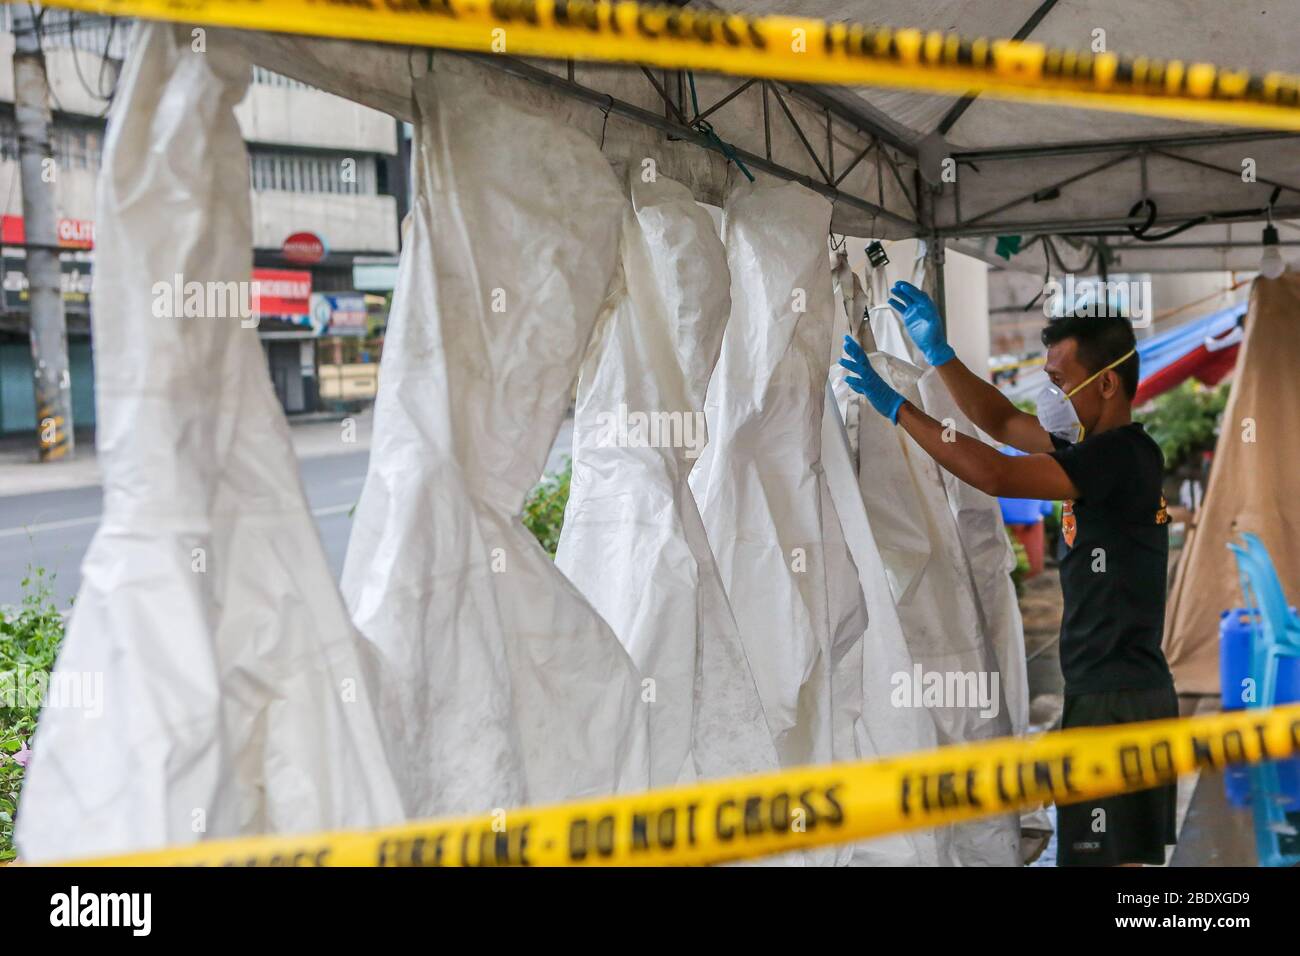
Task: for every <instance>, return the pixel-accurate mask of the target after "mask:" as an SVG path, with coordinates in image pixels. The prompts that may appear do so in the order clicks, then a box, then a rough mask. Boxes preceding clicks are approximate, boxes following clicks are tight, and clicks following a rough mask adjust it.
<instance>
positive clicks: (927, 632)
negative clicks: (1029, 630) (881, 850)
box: [859, 311, 1023, 866]
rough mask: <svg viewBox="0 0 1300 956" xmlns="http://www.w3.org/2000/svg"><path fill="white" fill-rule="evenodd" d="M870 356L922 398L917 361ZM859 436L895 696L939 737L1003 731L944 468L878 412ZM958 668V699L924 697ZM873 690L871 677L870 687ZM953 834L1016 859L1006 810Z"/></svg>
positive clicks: (987, 852) (885, 317) (877, 318)
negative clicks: (897, 633)
mask: <svg viewBox="0 0 1300 956" xmlns="http://www.w3.org/2000/svg"><path fill="white" fill-rule="evenodd" d="M891 325H892V328H891ZM873 328H874V331H875V333H876V335H877V336H880V335H881V334H882V333H883V334H884V335H885V336H887V337H890V338H892V339H897V340H902V339H905V338H906V333H905V332H904V331H903V330H902V328H901V322H899V321H898V319H897V317H896V316H893V315H892V313H885V312H883V311H878V312H875V314H874V315H873ZM871 363H872V366H873V367H874V368H875V370H876V371H877V372H878V373H879V374H880V375H881V376H882V377H883V378H884V379H885V380H886V381H887V382H889V383H890V384H891V385H892V386H893V387H894V389H895V390H897V391H898V392H899V393H901V394H902V395H903V397H904V398H906V399H907V400H908V401H910V402H912V403H913V404H914V405H916V406H917V407H918V408H924V402H923V401H922V399H921V393H920V390H919V388H918V385H917V383H918V380H919V379H920V378H921V375H922V370H921V369H920V368H918V367H917V366H915V365H913V364H912V363H910V362H908V361H906V360H904V359H901V358H898V357H896V356H893V355H889V354H886V353H885V352H876V353H873V354H872V355H871ZM859 440H860V447H861V451H860V456H859V489H860V491H861V494H862V499H863V502H864V504H865V506H866V510H867V513H868V516H869V518H870V522H871V526H872V528H873V530H874V531H875V532H876V541H877V544H878V546H879V548H880V553H881V556H882V558H883V559H884V562H885V565H886V571H887V574H888V578H889V581H890V585H891V590H892V592H893V596H894V600H895V604H896V606H897V609H898V615H899V619H900V622H901V624H902V627H903V632H904V633H905V634H906V636H907V642H908V648H909V650H910V652H911V655H912V660H913V671H914V675H915V676H914V679H913V680H912V681H908V682H900V683H899V685H898V686H897V687H896V690H897V691H898V693H899V695H900V699H906V700H907V706H909V707H914V706H924V707H926V709H928V710H929V712H930V714H931V716H932V718H933V719H934V721H935V727H936V730H937V733H938V742H939V743H940V744H950V743H964V742H969V741H977V740H987V739H991V738H994V737H1002V736H1007V735H1008V734H1010V733H1011V727H1012V725H1011V717H1010V714H1009V712H1008V711H1009V708H1008V706H1007V704H1006V700H1005V693H1006V692H1005V689H1004V686H1003V674H1002V670H1001V663H1002V662H1001V659H1000V657H999V654H998V653H997V651H996V649H995V646H994V644H995V640H994V638H993V636H992V635H991V634H990V633H989V632H988V631H987V630H986V628H985V623H984V620H983V618H982V617H981V610H980V605H979V604H978V600H977V597H976V594H975V587H974V581H973V579H972V576H971V570H970V565H969V562H968V557H967V554H966V552H965V550H964V547H965V546H964V542H963V539H962V536H961V534H960V532H959V530H958V527H957V520H956V518H955V516H954V513H953V510H952V508H951V506H950V504H949V498H948V489H947V487H946V485H945V481H944V475H943V472H942V469H941V468H939V466H938V465H937V464H936V463H935V461H934V460H933V459H932V458H930V456H929V455H927V454H926V453H925V452H924V451H923V450H922V449H921V448H920V446H919V445H917V444H916V443H915V442H914V441H913V440H912V439H911V438H910V437H909V436H908V435H907V434H906V433H905V432H904V431H903V430H902V429H900V428H898V427H897V426H895V425H893V424H891V423H890V422H888V421H887V420H886V419H885V418H883V417H882V416H880V415H863V416H861V419H860V425H859ZM1022 656H1023V652H1022ZM1021 672H1022V673H1023V669H1022V671H1021ZM957 675H968V676H966V677H965V678H964V679H962V680H961V683H962V687H963V694H964V695H965V699H964V700H962V701H960V702H958V701H956V700H954V699H950V698H948V697H946V696H941V697H939V698H938V699H939V700H941V701H942V705H941V706H933V705H932V702H933V701H934V700H935V698H933V697H932V698H928V700H929V701H930V702H927V696H926V693H927V691H926V688H927V685H929V686H930V687H935V686H937V685H936V684H935V683H934V682H936V681H941V682H942V683H943V684H947V683H948V682H949V681H950V680H951V681H953V684H954V686H956V683H957V682H958V677H957ZM995 677H996V679H997V683H996V685H995V684H994V678H995ZM1012 679H1013V681H1015V680H1017V678H1015V676H1014V673H1013V675H1012ZM871 691H872V688H871V686H870V685H868V688H867V691H866V693H867V694H868V695H869V694H870V693H871ZM1013 693H1014V692H1013ZM918 698H919V700H918ZM959 704H960V705H959ZM951 836H952V854H953V861H954V862H956V863H959V864H961V865H977V866H978V865H993V866H997V865H1001V866H1012V865H1018V864H1019V862H1020V858H1019V852H1020V851H1019V828H1018V825H1016V823H1015V821H1014V820H1013V819H1012V818H1011V817H1009V816H1004V817H996V818H989V819H987V820H983V821H976V822H973V823H969V824H963V825H961V826H957V827H954V828H952V833H951Z"/></svg>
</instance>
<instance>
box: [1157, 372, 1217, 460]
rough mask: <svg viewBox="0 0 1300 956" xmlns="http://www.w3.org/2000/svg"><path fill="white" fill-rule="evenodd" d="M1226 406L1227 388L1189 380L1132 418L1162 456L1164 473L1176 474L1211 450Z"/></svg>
mask: <svg viewBox="0 0 1300 956" xmlns="http://www.w3.org/2000/svg"><path fill="white" fill-rule="evenodd" d="M1227 404H1228V385H1227V384H1226V383H1224V384H1222V385H1219V386H1217V387H1215V388H1206V387H1205V386H1204V385H1201V384H1200V383H1198V382H1193V381H1191V380H1188V381H1186V382H1183V383H1182V384H1181V385H1179V386H1178V387H1177V388H1173V389H1170V390H1169V391H1167V392H1165V393H1164V394H1163V395H1161V396H1159V397H1158V398H1156V399H1155V401H1154V402H1152V405H1151V407H1150V408H1149V409H1147V410H1146V411H1143V412H1139V413H1137V414H1136V415H1134V418H1136V419H1137V420H1138V421H1140V422H1142V424H1143V425H1144V426H1145V427H1146V430H1147V433H1148V434H1149V435H1150V436H1151V437H1152V438H1154V439H1155V441H1156V444H1157V445H1159V446H1160V450H1161V451H1162V452H1163V453H1164V456H1165V470H1166V471H1168V472H1174V471H1177V470H1178V469H1179V468H1181V467H1182V466H1184V465H1187V464H1191V463H1193V462H1194V461H1195V460H1196V459H1197V457H1199V456H1200V454H1201V453H1202V452H1204V451H1207V450H1210V449H1213V448H1214V443H1215V441H1216V440H1217V437H1218V431H1219V419H1220V418H1222V417H1223V410H1224V408H1226V407H1227Z"/></svg>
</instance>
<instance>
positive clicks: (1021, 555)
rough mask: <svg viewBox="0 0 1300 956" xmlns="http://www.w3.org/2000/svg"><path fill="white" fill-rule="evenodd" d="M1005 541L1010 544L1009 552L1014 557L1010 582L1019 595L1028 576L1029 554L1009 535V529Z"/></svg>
mask: <svg viewBox="0 0 1300 956" xmlns="http://www.w3.org/2000/svg"><path fill="white" fill-rule="evenodd" d="M1005 530H1006V533H1007V540H1008V541H1010V542H1011V550H1012V551H1013V552H1014V553H1015V556H1016V566H1015V567H1014V568H1012V569H1011V581H1012V583H1013V584H1015V586H1016V594H1017V596H1018V595H1020V594H1021V593H1022V592H1023V591H1024V589H1025V578H1026V577H1027V576H1028V574H1029V552H1027V551H1026V550H1025V546H1024V545H1023V544H1021V543H1020V540H1019V539H1018V538H1017V537H1016V536H1015V535H1014V534H1012V533H1011V529H1010V528H1006V529H1005Z"/></svg>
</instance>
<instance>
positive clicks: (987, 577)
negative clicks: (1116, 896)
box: [917, 368, 1052, 831]
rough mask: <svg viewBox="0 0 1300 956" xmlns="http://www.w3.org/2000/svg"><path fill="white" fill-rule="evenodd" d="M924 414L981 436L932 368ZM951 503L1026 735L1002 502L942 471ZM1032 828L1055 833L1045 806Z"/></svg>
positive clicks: (925, 383)
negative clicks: (1000, 504)
mask: <svg viewBox="0 0 1300 956" xmlns="http://www.w3.org/2000/svg"><path fill="white" fill-rule="evenodd" d="M917 387H918V389H919V391H920V395H921V401H922V403H923V408H924V411H925V413H926V414H927V415H929V416H930V417H931V418H935V419H937V420H939V421H940V422H944V423H945V424H946V423H948V422H951V423H952V427H954V428H956V429H957V430H958V431H960V432H961V433H963V434H965V435H969V436H970V437H972V438H978V437H979V435H978V434H977V430H976V428H975V426H974V425H973V424H971V421H970V419H968V418H967V417H966V416H965V414H964V413H963V412H962V411H961V409H960V408H958V407H957V403H956V402H955V401H953V398H952V395H951V394H950V393H949V392H948V389H947V387H946V386H945V385H944V384H943V381H942V379H940V378H939V372H938V370H936V369H933V368H932V369H928V370H927V371H926V372H925V373H924V374H923V375H922V376H921V378H920V380H919V381H918V382H917ZM940 471H941V473H942V474H943V483H944V488H945V489H946V490H947V492H948V503H949V506H950V507H951V509H952V513H953V517H954V518H955V519H956V522H957V533H958V535H959V537H960V538H961V543H962V549H963V551H964V552H965V554H966V560H967V564H968V566H969V569H970V573H971V579H972V581H973V582H974V587H975V601H976V605H977V607H978V609H979V615H980V623H981V627H982V629H983V632H984V634H985V636H986V637H987V638H988V640H989V641H990V642H991V643H992V645H993V653H994V654H995V655H996V657H997V661H998V671H999V672H1000V673H1001V675H1002V679H1001V683H1002V694H1003V697H1004V698H1005V699H1006V705H1007V717H1008V719H1009V720H1010V722H1011V733H1013V734H1015V735H1016V736H1022V735H1023V734H1025V733H1026V732H1027V731H1028V729H1029V671H1028V664H1027V662H1026V660H1025V629H1024V623H1023V622H1022V621H1021V618H1020V602H1019V600H1018V599H1017V598H1016V586H1015V583H1014V582H1013V581H1012V580H1011V571H1012V570H1013V569H1014V568H1015V566H1016V557H1015V552H1014V551H1012V549H1011V542H1010V541H1009V540H1008V538H1007V530H1006V525H1004V524H1003V522H1002V509H1001V508H1000V507H999V506H998V500H997V499H996V498H993V497H990V496H989V495H986V494H984V492H982V491H980V490H979V489H977V488H973V487H971V486H970V485H968V484H966V482H964V481H962V480H961V479H960V478H958V477H957V476H956V475H954V474H952V473H951V472H949V471H944V470H943V469H940ZM1020 823H1021V827H1022V828H1024V829H1027V830H1049V831H1050V830H1051V828H1052V825H1051V820H1050V818H1049V817H1048V816H1047V813H1046V811H1045V810H1043V809H1042V808H1038V809H1034V810H1026V811H1024V812H1023V813H1022V814H1021V817H1020Z"/></svg>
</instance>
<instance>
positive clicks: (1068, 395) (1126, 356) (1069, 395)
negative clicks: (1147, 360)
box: [1065, 348, 1137, 398]
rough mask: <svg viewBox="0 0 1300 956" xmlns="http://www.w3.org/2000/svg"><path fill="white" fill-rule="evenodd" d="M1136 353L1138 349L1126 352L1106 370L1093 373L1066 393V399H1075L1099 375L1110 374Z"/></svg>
mask: <svg viewBox="0 0 1300 956" xmlns="http://www.w3.org/2000/svg"><path fill="white" fill-rule="evenodd" d="M1135 352H1137V349H1136V348H1132V349H1129V350H1128V351H1127V352H1125V353H1124V354H1123V355H1121V356H1120V357H1119V358H1117V359H1115V361H1113V362H1111V363H1110V364H1109V365H1107V366H1106V367H1105V368H1102V369H1098V370H1097V371H1095V372H1093V373H1092V374H1091V375H1089V376H1088V377H1087V378H1085V379H1084V380H1083V381H1082V382H1080V383H1079V384H1078V385H1076V386H1075V387H1074V388H1072V389H1070V390H1069V391H1068V392H1066V393H1065V397H1066V398H1073V397H1074V395H1075V393H1076V392H1078V391H1079V389H1081V388H1083V387H1084V386H1085V385H1087V384H1088V383H1089V382H1091V381H1092V380H1093V379H1095V378H1096V377H1097V376H1098V375H1100V374H1101V373H1102V372H1109V371H1110V370H1111V369H1113V368H1114V367H1115V366H1116V365H1120V364H1121V363H1123V362H1127V361H1128V359H1129V356H1131V355H1133V354H1134V353H1135Z"/></svg>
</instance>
